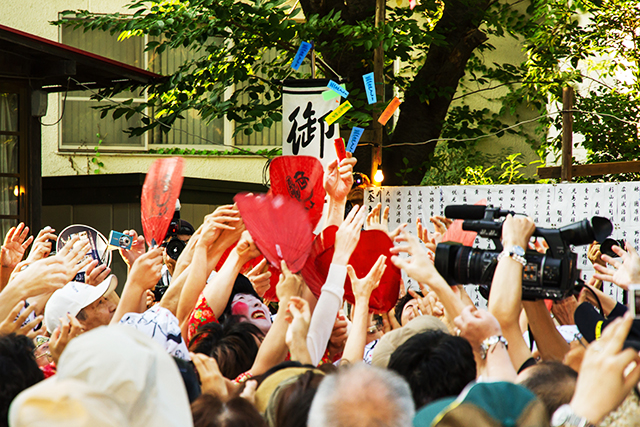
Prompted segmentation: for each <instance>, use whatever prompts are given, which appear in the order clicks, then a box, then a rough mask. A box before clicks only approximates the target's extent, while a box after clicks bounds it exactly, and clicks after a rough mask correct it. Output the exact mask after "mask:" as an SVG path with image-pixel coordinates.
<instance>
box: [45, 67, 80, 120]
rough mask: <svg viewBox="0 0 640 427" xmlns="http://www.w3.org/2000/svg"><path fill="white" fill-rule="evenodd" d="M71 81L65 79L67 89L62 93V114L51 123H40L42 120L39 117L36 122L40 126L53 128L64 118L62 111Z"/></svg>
mask: <svg viewBox="0 0 640 427" xmlns="http://www.w3.org/2000/svg"><path fill="white" fill-rule="evenodd" d="M71 80H72V79H71V77H68V78H67V89H66V90H65V91H64V99H63V100H62V113H61V114H60V118H59V119H58V120H56V121H55V122H53V123H42V118H41V117H40V118H39V119H38V121H39V122H40V124H41V125H42V126H55V125H57V124H58V123H60V121H61V120H62V118H63V117H64V110H65V107H66V106H67V95H68V94H69V82H71ZM74 81H75V80H74Z"/></svg>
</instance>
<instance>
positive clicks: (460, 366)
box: [0, 157, 640, 427]
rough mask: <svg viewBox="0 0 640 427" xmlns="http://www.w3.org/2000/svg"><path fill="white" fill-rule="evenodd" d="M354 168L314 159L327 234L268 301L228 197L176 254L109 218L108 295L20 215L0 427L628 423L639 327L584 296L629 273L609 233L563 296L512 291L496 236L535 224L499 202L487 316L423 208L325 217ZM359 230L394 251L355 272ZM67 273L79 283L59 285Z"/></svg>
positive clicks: (517, 280) (13, 248) (509, 261)
mask: <svg viewBox="0 0 640 427" xmlns="http://www.w3.org/2000/svg"><path fill="white" fill-rule="evenodd" d="M355 163H356V159H355V158H351V157H349V158H346V159H344V160H342V161H341V162H340V163H339V164H338V162H337V161H334V162H333V163H331V164H330V165H329V166H328V167H327V170H326V172H325V176H324V188H325V190H326V193H327V197H328V201H327V203H328V204H329V209H328V214H327V216H326V219H325V222H324V227H328V226H337V231H336V233H335V243H334V244H333V257H332V259H331V265H330V267H329V271H328V273H327V274H326V277H323V280H324V285H323V286H322V289H321V292H320V294H319V296H318V297H316V295H314V293H313V292H311V291H310V289H309V287H308V286H307V284H306V283H305V280H304V279H303V277H302V276H301V275H300V274H294V273H292V272H291V271H290V270H289V268H288V266H287V264H286V262H285V261H284V260H283V261H281V264H280V266H279V270H280V272H281V274H280V276H279V278H278V279H279V280H277V284H276V285H275V293H276V295H277V302H271V301H267V300H264V299H263V297H264V295H265V293H266V292H267V290H269V289H270V287H271V286H272V284H271V283H272V280H271V279H272V278H271V273H270V272H269V271H267V261H266V260H265V259H263V260H261V261H260V262H258V263H256V262H255V260H256V259H257V258H259V257H260V256H261V254H260V251H259V250H258V248H257V246H256V244H255V242H254V240H253V239H252V237H251V235H250V233H249V232H248V231H247V230H246V229H245V226H244V223H243V219H242V216H241V215H240V211H239V210H238V208H237V207H236V206H234V205H226V206H221V207H219V208H217V209H216V210H215V211H214V212H213V213H211V214H209V215H207V216H206V217H205V218H204V220H203V224H202V225H201V226H200V227H199V228H197V229H194V227H192V226H191V225H190V224H189V223H188V222H186V221H184V220H180V222H179V224H178V227H177V230H176V232H175V233H173V235H171V236H168V237H167V241H166V242H165V243H167V242H168V241H170V240H172V239H179V240H181V241H182V242H183V243H184V245H183V246H184V248H183V249H182V251H181V252H180V253H179V256H176V257H172V256H171V254H170V253H167V250H166V245H161V246H159V247H156V248H147V247H146V245H145V239H144V237H143V236H141V235H139V234H138V233H137V232H136V231H135V230H126V231H124V233H125V234H127V235H129V236H130V237H131V239H132V241H133V245H132V247H131V249H129V250H126V249H120V254H121V256H122V258H123V259H124V261H125V262H126V264H127V265H128V274H127V277H126V282H125V283H124V286H123V287H122V291H121V292H120V295H118V294H117V293H116V292H115V289H116V287H117V285H118V280H117V278H116V277H115V276H114V275H112V274H111V271H110V269H109V268H108V267H107V266H106V265H104V264H100V263H99V262H98V261H97V260H93V259H92V257H91V256H87V254H88V253H89V251H90V248H91V247H90V243H89V242H88V241H86V240H83V239H81V237H80V236H75V237H73V238H71V239H70V240H69V241H67V242H66V244H65V245H64V247H63V248H62V249H61V250H60V251H58V252H57V253H55V254H52V246H51V245H52V241H55V239H56V235H55V230H53V229H51V228H50V227H45V228H44V229H42V230H40V232H39V233H38V234H37V235H36V237H35V238H34V237H33V236H30V235H29V229H28V227H26V226H24V224H20V225H18V226H17V227H14V228H12V229H11V230H10V231H9V232H8V234H7V235H6V237H5V239H4V243H3V245H2V249H1V252H0V384H1V385H0V390H1V392H0V407H1V410H2V413H1V414H0V424H1V425H10V426H16V427H18V426H40V425H43V426H44V425H46V426H58V425H59V426H89V425H91V426H92V427H99V426H156V427H157V426H175V427H178V426H180V427H185V426H192V425H195V426H198V427H205V426H225V427H231V426H266V425H268V426H270V427H276V426H277V427H285V426H291V427H295V426H298V427H303V426H309V427H329V426H336V427H338V426H343V427H347V426H376V427H383V426H390V427H391V426H397V427H403V426H412V425H413V426H417V427H422V426H516V425H518V426H549V425H552V426H590V425H601V426H631V425H640V403H639V400H638V382H639V380H640V363H639V362H640V357H639V354H638V350H640V324H635V323H634V318H633V317H632V316H631V315H630V313H628V310H627V308H626V307H625V306H623V305H621V304H620V303H618V302H617V301H615V300H613V299H611V298H610V297H609V296H607V295H605V294H604V293H603V292H602V291H601V290H600V286H601V284H602V281H608V282H612V283H614V284H615V285H617V286H620V287H621V288H623V289H625V290H626V289H628V287H629V285H631V284H639V283H640V257H639V256H638V254H637V253H636V250H635V249H634V248H633V247H631V246H627V247H626V248H624V249H623V248H620V247H614V251H615V252H616V253H617V254H618V255H619V256H620V258H615V259H614V258H611V257H608V256H607V255H602V254H601V253H600V252H599V247H598V245H597V244H596V243H594V244H593V245H592V246H591V247H590V249H589V257H590V259H591V260H592V262H594V263H595V269H596V270H597V273H596V274H595V275H594V277H593V278H592V280H591V282H590V283H589V284H587V285H585V288H584V289H583V290H582V291H580V293H579V295H578V294H576V295H575V296H573V295H572V296H569V297H568V298H566V299H564V300H561V301H553V302H552V301H546V302H545V301H544V300H538V301H525V300H523V299H522V271H523V266H524V265H525V264H526V262H527V261H526V259H525V258H523V257H522V256H520V255H518V254H519V253H520V252H519V251H518V250H515V249H523V248H524V249H527V248H530V247H531V248H534V245H532V244H531V237H532V234H533V232H534V230H535V225H534V223H533V221H532V220H531V219H530V218H527V217H521V216H515V217H512V216H508V217H507V218H506V219H505V220H504V222H503V225H502V243H503V246H504V248H505V249H504V251H503V253H501V254H500V256H499V257H498V262H497V267H496V269H495V273H494V277H493V281H492V283H491V286H490V293H489V298H488V310H482V309H477V308H476V307H474V305H473V303H472V301H471V299H470V298H469V296H468V295H467V293H466V292H465V289H464V288H463V287H462V286H459V285H457V286H451V285H450V284H449V282H448V281H447V280H446V278H443V277H442V276H441V275H440V273H439V272H438V271H437V269H436V268H435V266H434V262H433V258H434V250H435V246H436V245H437V244H438V243H439V242H440V241H441V240H442V236H443V235H444V233H445V231H446V229H447V227H448V226H450V225H451V221H450V220H448V219H446V218H442V217H434V218H431V221H432V222H433V224H434V225H435V232H434V233H431V232H429V231H427V229H426V227H424V226H423V225H422V224H420V225H419V226H418V232H417V235H414V234H411V233H409V232H407V231H406V230H404V227H403V226H400V227H399V228H397V229H396V230H389V229H387V226H388V224H387V221H386V219H387V217H388V211H386V212H385V211H384V210H382V211H381V209H380V207H377V208H376V209H374V210H372V211H371V212H367V211H366V209H364V208H362V207H359V206H358V204H353V206H352V208H351V209H350V210H348V213H346V214H345V211H346V210H347V209H345V208H346V206H347V204H348V202H349V204H351V202H353V199H352V198H353V195H354V191H352V187H353V174H352V171H353V166H354V165H355ZM355 193H357V192H355ZM356 197H357V194H356ZM360 205H362V202H361V201H360ZM363 229H364V230H368V229H376V230H382V231H384V232H386V233H388V235H389V237H390V238H391V239H392V240H393V241H394V242H395V246H394V247H393V248H392V249H391V250H390V252H389V253H388V254H387V255H386V256H385V255H380V257H379V258H378V259H377V261H376V262H375V263H374V264H373V267H372V268H371V270H370V271H369V272H368V274H366V275H363V276H364V277H358V275H357V273H356V272H355V270H354V268H353V267H352V266H350V265H349V260H350V259H351V257H352V254H353V252H354V250H355V249H356V247H357V245H358V242H359V239H360V235H361V233H362V230H363ZM535 247H538V249H539V250H544V248H543V247H541V246H540V245H537V246H535ZM387 257H390V261H391V262H392V263H393V265H395V266H396V267H397V268H399V269H402V270H404V271H405V272H406V274H407V275H408V276H409V277H411V278H412V279H414V280H415V281H416V282H417V283H419V284H420V289H419V290H418V289H409V290H405V289H404V286H400V294H399V295H398V300H397V303H396V305H395V308H393V309H392V310H390V311H389V312H383V313H372V312H371V311H372V310H370V305H369V304H370V298H371V294H372V292H373V291H374V290H375V289H376V287H377V286H378V285H379V283H380V280H381V278H382V277H383V275H384V272H385V269H386V268H387ZM175 258H177V259H175ZM252 261H254V262H253V264H251V263H252ZM248 265H252V267H251V268H247V266H248ZM81 270H82V271H85V275H84V276H85V282H84V283H82V282H78V281H74V278H76V275H77V273H78V272H79V271H81ZM347 277H348V278H349V280H350V284H351V285H350V289H351V291H352V292H353V301H354V303H353V304H347V303H345V302H344V297H345V282H346V279H347ZM274 282H275V281H274ZM265 303H266V304H265ZM563 328H564V329H563ZM567 331H573V333H567Z"/></svg>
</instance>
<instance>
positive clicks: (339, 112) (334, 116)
mask: <svg viewBox="0 0 640 427" xmlns="http://www.w3.org/2000/svg"><path fill="white" fill-rule="evenodd" d="M350 109H351V104H350V103H349V101H344V102H343V103H342V104H340V105H339V106H338V108H336V109H335V110H333V111H332V112H331V114H329V115H328V116H327V117H325V118H324V120H325V121H326V122H327V124H328V125H329V126H331V125H332V124H333V123H334V122H335V121H336V120H338V119H339V118H340V117H342V116H343V115H344V113H346V112H347V111H349V110H350Z"/></svg>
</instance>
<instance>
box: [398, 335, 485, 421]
mask: <svg viewBox="0 0 640 427" xmlns="http://www.w3.org/2000/svg"><path fill="white" fill-rule="evenodd" d="M388 368H389V369H390V370H392V371H395V372H397V373H398V374H400V376H402V377H404V379H405V380H407V382H408V383H409V386H410V387H411V394H412V395H413V401H414V402H415V404H416V410H417V409H419V408H421V407H423V406H425V405H426V404H428V403H430V402H432V401H434V400H437V399H441V398H443V397H449V396H457V395H458V394H460V392H461V391H462V390H463V389H464V388H465V386H466V385H467V384H469V382H471V381H473V380H474V379H475V378H476V362H475V359H474V358H473V350H472V349H471V344H469V342H468V341H467V340H465V339H464V338H461V337H454V336H452V335H449V334H446V333H444V332H442V331H437V330H434V331H427V332H423V333H421V334H418V335H414V336H413V337H411V338H409V339H408V340H407V341H406V342H405V343H404V344H402V345H401V346H400V347H398V348H397V349H396V351H394V352H393V354H392V355H391V358H390V359H389V366H388Z"/></svg>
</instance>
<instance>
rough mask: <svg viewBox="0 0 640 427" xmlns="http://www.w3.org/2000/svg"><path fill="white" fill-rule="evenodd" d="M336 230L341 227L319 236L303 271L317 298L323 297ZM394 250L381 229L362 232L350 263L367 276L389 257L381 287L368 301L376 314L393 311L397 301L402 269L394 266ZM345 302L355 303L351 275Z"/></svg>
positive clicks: (332, 228) (391, 242)
mask: <svg viewBox="0 0 640 427" xmlns="http://www.w3.org/2000/svg"><path fill="white" fill-rule="evenodd" d="M337 230H338V227H337V226H335V225H334V226H331V227H327V228H326V229H325V230H324V231H323V232H322V233H321V234H320V235H318V236H317V237H316V239H315V240H314V244H313V248H312V250H311V255H310V256H309V260H308V261H307V264H306V265H305V267H304V269H303V270H302V276H303V277H304V279H305V281H306V282H307V286H309V289H310V290H311V292H313V294H314V295H315V296H316V297H319V296H320V291H321V289H322V285H324V282H325V280H326V278H327V274H328V272H329V266H330V265H331V259H332V258H333V252H334V247H333V245H334V243H335V240H336V231H337ZM392 247H393V241H392V240H391V239H390V238H389V236H388V235H387V233H385V232H383V231H380V230H367V231H363V232H361V233H360V241H359V242H358V246H357V247H356V249H355V251H353V254H352V255H351V258H349V264H351V266H352V267H353V269H354V270H355V272H356V276H358V277H364V276H366V275H367V274H368V273H369V270H371V267H373V265H374V264H375V263H376V261H377V260H378V257H379V256H380V255H385V256H386V257H387V262H386V265H387V269H386V270H385V272H384V275H383V276H382V279H381V280H380V285H378V287H377V288H376V289H375V290H374V291H373V293H372V294H371V299H370V300H369V310H371V311H374V312H377V313H382V312H387V311H389V310H391V309H392V308H393V307H394V306H395V304H396V302H397V300H398V292H399V290H400V278H401V275H400V270H399V269H398V268H397V267H396V266H395V265H393V263H391V254H390V253H389V249H391V248H392ZM344 299H345V300H347V301H348V302H350V303H351V304H355V298H354V296H353V291H352V290H351V280H349V277H348V276H347V281H346V283H345V287H344Z"/></svg>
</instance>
